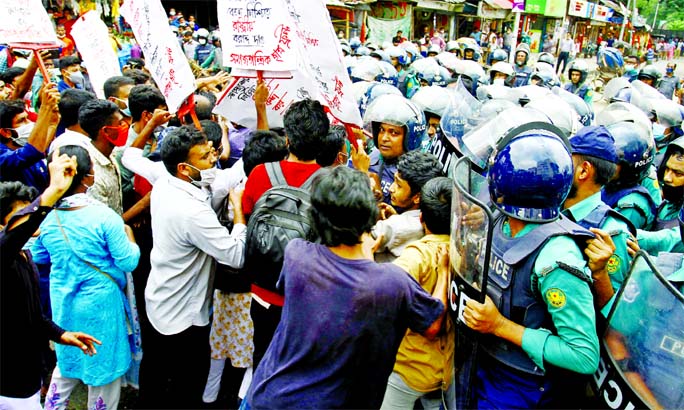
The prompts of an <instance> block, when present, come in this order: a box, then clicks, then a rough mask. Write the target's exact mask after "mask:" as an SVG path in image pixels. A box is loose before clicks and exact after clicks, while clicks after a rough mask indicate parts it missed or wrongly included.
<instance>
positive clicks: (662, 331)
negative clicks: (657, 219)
mask: <svg viewBox="0 0 684 410" xmlns="http://www.w3.org/2000/svg"><path fill="white" fill-rule="evenodd" d="M673 260H674V262H675V263H672V261H673ZM681 263H682V255H681V254H661V255H659V257H658V259H657V260H656V262H655V263H654V261H653V260H652V259H651V258H649V256H648V255H647V254H646V253H644V252H639V253H638V254H637V257H636V258H635V260H634V263H633V265H632V269H631V271H630V273H629V276H628V277H627V279H626V280H625V282H624V284H623V286H622V288H621V289H620V291H619V292H618V294H617V296H616V298H615V302H614V305H613V306H612V308H611V312H610V314H609V315H608V325H607V327H606V330H605V333H604V334H603V336H602V337H601V361H600V363H599V369H598V371H597V372H596V373H595V374H594V378H593V383H592V387H593V390H594V393H595V399H596V401H597V402H596V406H592V407H601V408H610V409H629V408H651V409H661V408H666V409H681V408H684V295H682V293H681V290H682V282H683V281H684V271H683V270H682V266H681ZM673 265H676V266H675V268H674V269H672V267H673ZM673 270H674V271H675V272H674V273H673V274H668V273H667V272H668V271H673ZM676 276H679V278H677V277H676ZM668 279H669V280H668ZM673 284H674V285H675V286H673Z"/></svg>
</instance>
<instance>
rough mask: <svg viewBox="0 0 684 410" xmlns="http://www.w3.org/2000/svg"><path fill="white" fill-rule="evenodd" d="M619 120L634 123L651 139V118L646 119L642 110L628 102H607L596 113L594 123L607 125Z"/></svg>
mask: <svg viewBox="0 0 684 410" xmlns="http://www.w3.org/2000/svg"><path fill="white" fill-rule="evenodd" d="M620 122H629V123H632V124H634V125H635V126H636V127H638V128H639V130H640V132H641V133H642V134H644V135H645V136H646V138H649V139H651V140H652V139H653V125H652V123H651V120H649V119H648V117H647V116H646V114H644V112H643V111H641V110H640V109H639V108H637V107H635V106H634V105H632V104H630V103H625V102H614V103H612V104H608V105H607V106H606V108H604V109H603V110H602V111H601V112H599V113H598V114H596V121H595V123H596V125H605V126H606V127H607V126H609V125H613V124H617V123H620Z"/></svg>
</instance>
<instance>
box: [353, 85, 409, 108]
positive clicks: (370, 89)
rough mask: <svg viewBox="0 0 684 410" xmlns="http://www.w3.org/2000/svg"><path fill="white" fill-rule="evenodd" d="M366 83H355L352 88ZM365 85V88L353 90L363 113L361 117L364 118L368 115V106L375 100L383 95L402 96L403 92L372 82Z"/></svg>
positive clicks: (390, 86)
mask: <svg viewBox="0 0 684 410" xmlns="http://www.w3.org/2000/svg"><path fill="white" fill-rule="evenodd" d="M364 83H365V82H363V83H354V84H352V87H354V86H356V84H364ZM364 85H365V87H364V86H361V87H359V88H357V89H354V88H352V89H353V90H354V91H355V93H354V95H355V96H356V101H357V103H358V104H359V112H361V117H363V115H364V114H365V113H366V109H368V106H369V105H370V104H371V103H372V102H373V100H375V99H376V98H378V97H380V96H381V95H385V94H394V95H401V91H399V89H398V88H397V87H394V86H392V85H390V84H385V83H380V82H372V83H365V84H364Z"/></svg>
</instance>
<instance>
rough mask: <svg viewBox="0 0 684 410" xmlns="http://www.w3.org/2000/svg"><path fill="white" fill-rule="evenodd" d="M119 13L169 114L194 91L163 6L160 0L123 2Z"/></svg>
mask: <svg viewBox="0 0 684 410" xmlns="http://www.w3.org/2000/svg"><path fill="white" fill-rule="evenodd" d="M120 11H121V15H122V16H124V18H125V19H126V22H127V23H128V24H130V26H131V29H132V30H133V34H135V38H136V40H137V41H138V44H139V45H140V48H142V51H143V53H145V61H146V64H147V66H148V67H149V70H150V72H151V73H152V77H153V78H154V81H155V82H156V83H157V86H158V87H159V90H160V91H161V92H162V94H163V95H164V98H165V99H166V105H167V106H168V108H169V112H171V113H175V112H176V111H177V110H178V107H180V105H181V104H182V103H183V101H184V100H185V99H186V98H187V97H188V96H189V95H190V94H192V93H193V91H195V77H194V76H193V75H192V70H191V69H190V64H188V60H187V58H186V57H185V54H183V50H182V49H181V47H180V44H178V40H177V39H176V36H175V35H174V34H173V32H172V31H171V28H170V27H169V24H168V19H167V17H166V12H165V11H164V7H163V6H162V4H161V2H160V0H126V1H125V2H124V4H123V5H122V6H121V9H120Z"/></svg>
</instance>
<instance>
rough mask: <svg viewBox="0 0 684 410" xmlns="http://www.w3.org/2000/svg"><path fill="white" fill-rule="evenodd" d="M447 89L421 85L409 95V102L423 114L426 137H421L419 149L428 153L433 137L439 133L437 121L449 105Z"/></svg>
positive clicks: (433, 140)
mask: <svg viewBox="0 0 684 410" xmlns="http://www.w3.org/2000/svg"><path fill="white" fill-rule="evenodd" d="M449 101H450V100H449V91H447V89H446V88H444V87H438V86H434V85H433V86H429V87H421V88H420V89H419V90H418V91H417V92H416V93H415V94H414V95H413V97H411V102H412V103H414V104H415V105H416V107H418V108H419V109H420V110H422V111H423V114H424V115H425V121H426V126H427V138H425V139H423V142H422V144H421V147H420V150H421V151H423V152H427V153H430V152H431V149H432V145H433V144H434V142H435V139H436V138H437V136H438V135H439V133H440V132H441V131H440V128H439V123H440V121H441V120H442V115H444V112H445V111H446V110H447V107H448V106H449Z"/></svg>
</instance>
